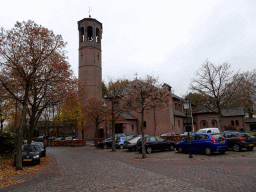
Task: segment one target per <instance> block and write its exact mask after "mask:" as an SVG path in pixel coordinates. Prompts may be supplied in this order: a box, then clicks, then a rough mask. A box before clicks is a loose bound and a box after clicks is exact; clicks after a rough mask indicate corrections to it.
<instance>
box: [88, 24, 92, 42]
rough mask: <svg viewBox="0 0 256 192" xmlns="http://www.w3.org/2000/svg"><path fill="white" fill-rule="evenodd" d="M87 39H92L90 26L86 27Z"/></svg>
mask: <svg viewBox="0 0 256 192" xmlns="http://www.w3.org/2000/svg"><path fill="white" fill-rule="evenodd" d="M87 41H93V33H92V26H89V27H87Z"/></svg>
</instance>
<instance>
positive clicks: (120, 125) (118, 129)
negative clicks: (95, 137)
mask: <svg viewBox="0 0 256 192" xmlns="http://www.w3.org/2000/svg"><path fill="white" fill-rule="evenodd" d="M115 133H123V123H117V124H115Z"/></svg>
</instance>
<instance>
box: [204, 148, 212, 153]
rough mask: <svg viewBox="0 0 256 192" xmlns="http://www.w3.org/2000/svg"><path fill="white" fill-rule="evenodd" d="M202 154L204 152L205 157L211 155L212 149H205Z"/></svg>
mask: <svg viewBox="0 0 256 192" xmlns="http://www.w3.org/2000/svg"><path fill="white" fill-rule="evenodd" d="M204 152H205V154H206V155H211V154H212V149H211V148H210V147H206V148H205V149H204Z"/></svg>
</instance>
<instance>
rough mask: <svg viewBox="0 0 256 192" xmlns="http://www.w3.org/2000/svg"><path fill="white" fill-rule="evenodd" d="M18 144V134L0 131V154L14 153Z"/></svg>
mask: <svg viewBox="0 0 256 192" xmlns="http://www.w3.org/2000/svg"><path fill="white" fill-rule="evenodd" d="M16 143H17V134H15V133H10V132H7V131H0V153H1V154H7V153H12V152H13V151H14V149H15V146H16Z"/></svg>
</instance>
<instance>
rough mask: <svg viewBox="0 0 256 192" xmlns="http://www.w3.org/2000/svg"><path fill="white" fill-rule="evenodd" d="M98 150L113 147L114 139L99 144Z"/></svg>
mask: <svg viewBox="0 0 256 192" xmlns="http://www.w3.org/2000/svg"><path fill="white" fill-rule="evenodd" d="M97 147H98V148H103V149H107V148H108V147H112V137H111V138H107V139H104V140H103V141H101V142H99V144H98V145H97Z"/></svg>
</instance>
